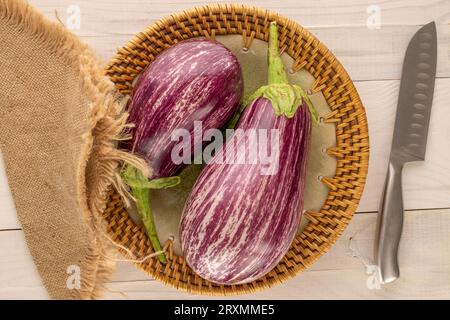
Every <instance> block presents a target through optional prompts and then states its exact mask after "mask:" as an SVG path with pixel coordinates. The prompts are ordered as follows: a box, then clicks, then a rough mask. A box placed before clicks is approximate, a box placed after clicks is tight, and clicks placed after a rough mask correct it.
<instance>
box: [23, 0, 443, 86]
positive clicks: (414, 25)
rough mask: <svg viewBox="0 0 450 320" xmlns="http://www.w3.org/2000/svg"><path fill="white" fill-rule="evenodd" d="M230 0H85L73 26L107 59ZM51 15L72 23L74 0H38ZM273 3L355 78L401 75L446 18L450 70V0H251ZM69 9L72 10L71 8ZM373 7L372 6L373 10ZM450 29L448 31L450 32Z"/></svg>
mask: <svg viewBox="0 0 450 320" xmlns="http://www.w3.org/2000/svg"><path fill="white" fill-rule="evenodd" d="M217 2H223V3H227V2H228V1H192V0H188V1H174V0H171V1H142V0H132V1H126V2H123V1H117V0H114V1H111V0H97V1H89V0H79V1H77V2H76V5H77V6H79V8H80V10H81V11H80V12H81V25H80V29H76V30H73V31H74V32H75V33H77V34H78V35H80V36H82V39H83V40H84V41H85V42H87V43H88V44H90V45H91V46H92V47H93V48H94V49H95V50H96V51H97V52H98V53H99V55H100V56H101V57H102V58H103V59H105V60H107V59H109V58H110V57H111V56H112V55H113V54H114V53H115V51H116V48H119V47H120V46H122V45H123V44H124V43H126V42H127V41H128V40H129V39H131V37H132V35H133V34H135V33H136V32H139V31H141V30H142V29H144V28H145V27H146V26H147V25H149V24H150V23H152V22H154V21H155V20H158V19H160V18H162V17H164V16H167V15H169V14H171V13H173V12H176V11H181V10H184V9H188V8H191V7H193V6H198V5H201V4H206V3H217ZM31 3H32V4H34V5H35V6H36V7H38V8H39V9H40V10H41V11H43V12H44V13H45V15H46V16H47V17H49V18H51V19H53V20H55V19H56V15H55V10H56V11H57V12H58V16H59V18H60V20H61V21H62V22H63V23H64V24H65V25H67V26H70V25H71V23H70V17H71V16H72V13H73V11H70V10H71V9H70V8H71V6H72V5H74V2H73V1H71V0H62V1H61V0H32V1H31ZM246 3H247V4H250V5H255V6H261V7H265V8H269V9H273V10H275V11H277V12H279V13H280V14H283V15H285V16H287V17H290V18H292V19H294V20H295V21H297V22H299V23H300V24H301V25H303V26H305V27H307V28H308V29H309V30H310V31H311V32H312V33H314V34H315V35H316V36H317V37H318V38H319V39H320V40H321V41H322V42H323V43H324V44H325V45H326V46H327V47H328V48H329V49H330V50H331V51H332V52H333V53H334V54H335V55H336V56H337V57H338V58H339V59H340V61H341V62H342V63H343V65H344V66H345V67H346V69H347V70H348V72H349V73H350V75H351V76H352V78H353V79H354V80H373V79H377V80H381V79H383V80H386V79H400V73H401V64H402V61H403V56H404V51H405V49H406V45H407V44H408V41H409V40H410V38H411V37H412V35H413V34H414V33H415V31H417V29H418V28H419V26H420V25H422V24H425V23H427V22H430V21H432V20H435V19H438V18H442V21H440V23H439V33H440V53H439V63H438V73H437V75H438V77H449V76H450V63H449V56H450V51H449V50H450V47H449V45H450V38H449V36H448V35H449V34H450V26H449V25H448V23H449V22H450V16H448V17H447V18H446V19H444V18H443V17H444V16H445V15H446V14H447V15H449V14H450V2H449V1H438V0H430V1H424V0H415V1H411V0H401V1H371V0H363V1H361V0H359V1H358V0H345V1H340V0H333V1H328V2H327V1H302V2H301V4H300V3H299V2H297V1H295V0H285V1H247V2H246ZM374 5H378V6H379V7H380V9H381V26H380V28H379V29H369V28H368V27H367V25H366V21H367V19H368V17H369V14H368V13H367V10H368V8H369V6H374ZM68 10H69V13H70V14H68ZM369 11H370V10H369ZM444 32H446V33H447V34H445V33H444Z"/></svg>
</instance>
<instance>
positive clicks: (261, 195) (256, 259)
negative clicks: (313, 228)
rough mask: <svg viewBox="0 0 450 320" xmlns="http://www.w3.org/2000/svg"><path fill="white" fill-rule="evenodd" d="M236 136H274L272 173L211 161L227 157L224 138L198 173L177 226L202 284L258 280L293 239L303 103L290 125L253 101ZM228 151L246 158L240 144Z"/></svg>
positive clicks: (305, 121) (299, 201)
mask: <svg viewBox="0 0 450 320" xmlns="http://www.w3.org/2000/svg"><path fill="white" fill-rule="evenodd" d="M236 129H243V130H247V129H276V130H277V132H278V133H279V163H278V164H279V166H278V170H277V171H276V173H275V174H272V175H263V174H261V172H262V169H263V168H262V164H261V163H258V164H233V163H231V164H230V163H228V162H227V163H220V161H215V160H216V158H218V159H223V153H224V152H225V153H228V152H231V148H233V143H231V142H230V141H232V138H233V137H231V138H230V139H229V140H228V141H227V142H226V143H225V145H224V146H223V148H222V149H220V151H219V152H218V153H217V154H216V155H215V157H214V158H213V159H212V160H211V162H210V163H209V164H208V165H206V167H205V168H204V169H203V171H202V173H201V174H200V176H199V178H198V180H197V182H196V183H195V185H194V188H193V190H192V193H191V195H190V197H189V198H188V200H187V203H186V206H185V208H184V212H183V215H182V219H181V225H180V237H181V243H182V250H183V254H184V256H185V258H186V261H187V263H188V265H189V266H190V267H191V268H192V269H193V270H194V271H195V272H196V273H197V274H198V275H200V276H201V277H202V278H204V279H207V280H210V281H212V282H215V283H218V284H225V285H231V284H241V283H247V282H251V281H253V280H256V279H258V278H260V277H262V276H264V275H265V274H266V273H268V272H269V271H271V270H272V269H273V268H274V267H275V266H276V265H277V264H278V263H279V262H280V260H281V259H282V258H283V256H284V255H285V253H286V252H287V251H288V249H289V247H290V245H291V243H292V241H293V240H294V237H295V235H296V233H297V230H298V226H299V223H300V218H301V214H302V207H303V190H304V188H305V172H306V162H307V161H306V160H307V154H308V149H309V144H310V134H311V117H310V113H309V111H308V107H307V105H306V104H305V103H302V105H301V106H300V107H299V108H298V110H297V112H296V113H295V115H294V117H293V118H290V119H289V118H287V117H285V116H276V115H275V114H274V110H273V107H272V104H271V102H270V101H269V100H267V99H266V98H263V97H260V98H257V99H256V100H254V101H253V102H252V103H251V104H250V105H249V106H248V107H247V108H246V109H245V111H244V113H243V114H242V116H241V119H240V121H239V122H238V125H237V128H236ZM234 146H235V147H234V148H237V149H235V150H234V151H235V152H236V154H237V155H242V154H245V153H246V152H249V150H248V148H249V144H248V143H243V141H240V142H239V141H238V142H237V143H234ZM247 154H248V153H247Z"/></svg>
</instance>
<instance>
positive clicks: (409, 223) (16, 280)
mask: <svg viewBox="0 0 450 320" xmlns="http://www.w3.org/2000/svg"><path fill="white" fill-rule="evenodd" d="M375 223H376V214H375V213H369V214H360V215H357V216H355V218H354V219H353V221H352V222H351V224H350V225H349V227H348V229H347V230H346V231H345V233H344V234H343V236H342V237H341V238H340V239H339V240H338V242H337V243H336V245H335V246H333V248H332V249H331V251H330V252H329V253H327V254H326V255H325V256H323V257H322V258H321V259H320V260H319V261H318V262H317V263H316V264H314V265H313V266H312V267H311V269H310V270H308V271H307V272H305V273H303V274H301V275H299V276H298V277H296V278H294V279H292V280H290V281H288V282H286V283H285V284H283V285H280V286H276V287H274V288H272V289H269V290H266V291H263V292H260V293H257V294H252V295H245V296H239V297H238V298H251V299H284V298H287V299H300V298H302V299H303V298H320V299H332V298H345V299H350V298H356V299H363V298H374V299H377V298H447V299H449V298H450V242H449V241H448V235H449V233H450V209H446V210H423V211H413V212H410V213H409V214H408V215H407V216H406V219H405V226H404V232H403V238H402V242H401V247H400V266H401V272H402V275H401V278H400V280H399V281H397V282H395V283H393V284H391V285H388V286H386V287H384V288H383V289H382V290H369V289H368V288H367V285H366V281H367V275H366V274H365V267H364V265H363V263H362V262H361V260H360V259H357V258H354V257H353V255H354V252H359V253H360V255H361V256H363V257H365V258H368V259H370V258H371V257H372V255H373V242H374V236H375ZM350 238H353V240H352V246H351V247H352V248H353V249H354V250H355V249H357V251H351V250H350V246H349V244H350V243H349V239H350ZM40 288H41V282H40V279H39V276H38V274H37V272H36V270H35V268H34V265H33V263H32V261H31V258H30V257H29V255H28V253H27V248H26V246H25V243H24V240H23V234H22V232H21V231H3V232H0V299H1V298H12V297H19V298H45V297H46V296H45V295H43V291H41V289H40ZM108 288H109V289H110V290H113V291H121V292H124V293H125V294H126V295H127V296H128V298H136V299H156V298H159V299H199V298H204V297H202V296H196V295H195V296H194V295H189V294H186V293H182V292H179V291H177V290H175V289H172V288H170V287H167V286H165V285H163V284H161V283H159V282H157V281H153V280H151V279H149V278H148V276H147V275H145V274H144V273H142V272H141V271H139V270H137V269H135V268H134V267H133V266H132V265H131V264H129V263H123V262H121V263H119V264H118V270H117V272H116V273H115V276H114V278H113V280H112V282H111V283H109V284H108ZM105 297H106V298H112V299H119V298H120V299H122V298H123V296H122V295H121V294H118V293H114V292H109V293H107V294H106V296H105Z"/></svg>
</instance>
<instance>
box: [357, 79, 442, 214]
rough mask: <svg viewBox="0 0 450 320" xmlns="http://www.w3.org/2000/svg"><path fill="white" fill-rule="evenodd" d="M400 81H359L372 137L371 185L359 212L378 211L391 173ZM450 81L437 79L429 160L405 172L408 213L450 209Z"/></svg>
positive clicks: (428, 153)
mask: <svg viewBox="0 0 450 320" xmlns="http://www.w3.org/2000/svg"><path fill="white" fill-rule="evenodd" d="M399 86H400V82H399V81H369V82H357V83H356V88H357V90H358V92H359V94H360V96H361V99H362V101H363V104H364V106H365V108H366V112H367V118H368V123H369V136H370V161H369V174H368V178H367V184H366V187H365V191H364V194H363V198H362V199H361V204H360V206H359V207H358V211H359V212H361V211H362V212H364V211H377V210H378V202H379V199H380V198H381V192H382V188H383V185H384V179H385V175H386V171H387V163H388V159H389V152H390V146H391V143H392V133H393V130H394V121H395V112H396V108H397V97H398V90H399ZM449 88H450V79H437V80H436V84H435V93H434V100H433V108H432V113H431V120H430V128H429V132H428V143H427V152H426V160H425V161H424V162H416V163H409V164H407V165H406V167H405V169H404V172H403V194H404V205H405V209H406V210H412V209H425V208H448V207H450V196H449V195H450V148H448V147H446V146H445V145H446V144H448V143H447V141H449V140H450V129H449V123H450V109H449V101H450V100H449V99H450V90H449Z"/></svg>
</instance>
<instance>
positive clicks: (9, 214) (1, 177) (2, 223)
mask: <svg viewBox="0 0 450 320" xmlns="http://www.w3.org/2000/svg"><path fill="white" fill-rule="evenodd" d="M18 228H20V223H19V220H18V219H17V215H16V209H15V207H14V201H13V199H12V196H11V191H10V190H9V186H8V180H7V178H6V173H5V165H4V162H3V157H2V151H1V150H0V230H2V229H18Z"/></svg>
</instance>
